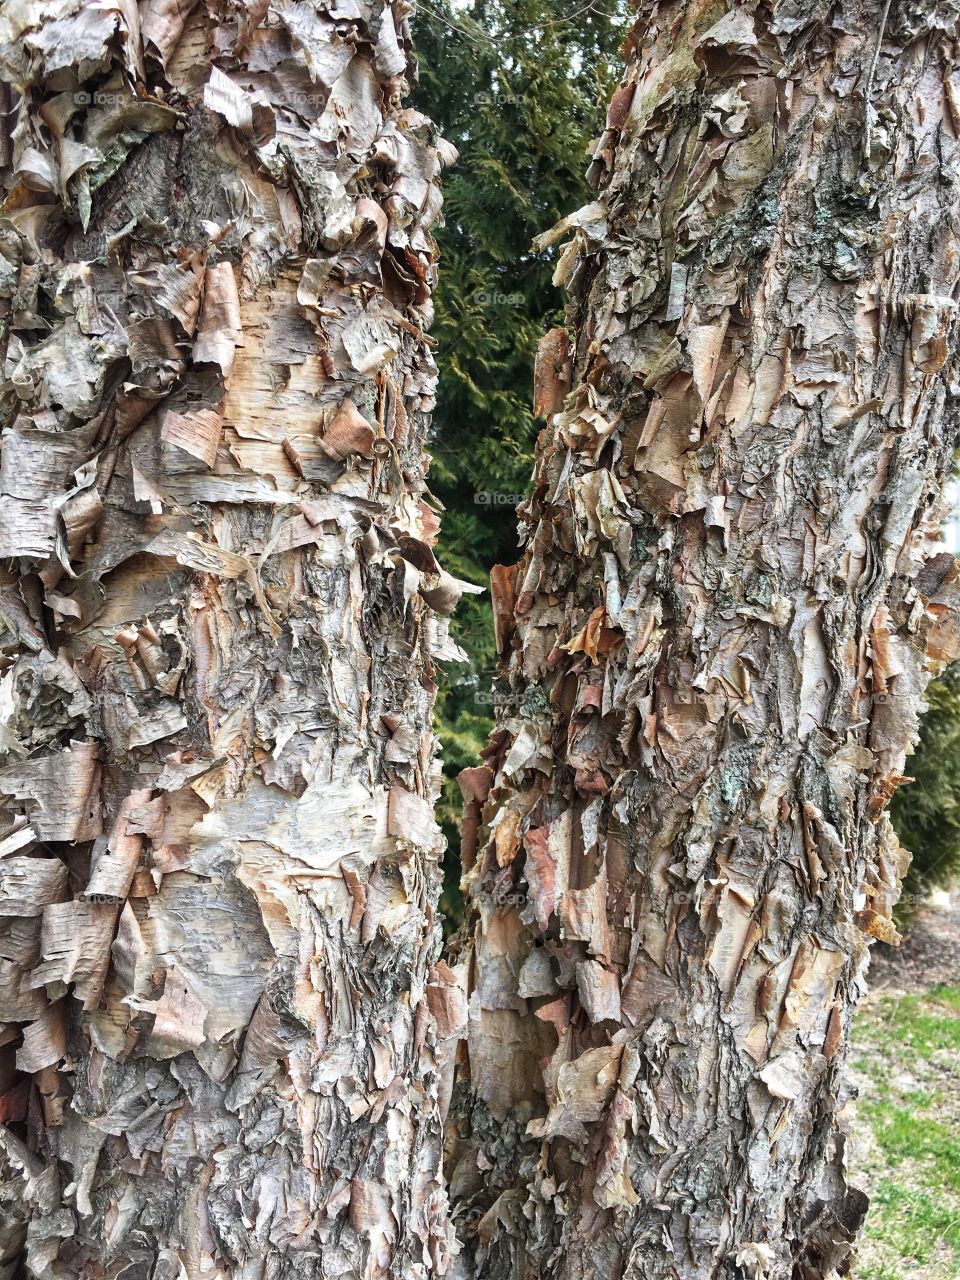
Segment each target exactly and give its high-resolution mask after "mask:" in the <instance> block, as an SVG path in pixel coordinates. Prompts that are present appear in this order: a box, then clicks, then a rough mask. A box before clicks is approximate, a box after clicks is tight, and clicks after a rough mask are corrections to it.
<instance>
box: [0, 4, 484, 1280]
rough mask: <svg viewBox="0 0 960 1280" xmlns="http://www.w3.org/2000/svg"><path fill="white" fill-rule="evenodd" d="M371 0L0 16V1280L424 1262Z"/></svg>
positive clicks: (434, 1135) (423, 496) (414, 326)
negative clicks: (21, 1271) (0, 105)
mask: <svg viewBox="0 0 960 1280" xmlns="http://www.w3.org/2000/svg"><path fill="white" fill-rule="evenodd" d="M408 13H409V7H408V5H407V4H406V3H405V2H404V0H395V2H394V3H392V4H390V3H388V4H384V3H381V2H380V0H371V3H362V4H355V3H352V2H351V0H343V2H342V3H339V2H338V3H334V4H330V5H322V4H315V3H312V2H307V3H301V2H299V0H296V2H295V0H273V2H271V0H263V2H262V3H255V4H254V3H249V4H245V5H228V4H219V3H218V2H217V0H209V3H203V4H197V3H168V2H167V0H140V3H139V4H137V3H136V2H135V0H115V2H114V0H106V2H105V3H97V4H90V3H84V2H83V0H35V2H31V3H28V2H26V0H23V2H22V3H21V2H19V0H13V2H12V3H9V4H6V5H5V6H4V8H3V11H2V14H0V79H2V92H3V95H4V106H5V108H6V109H7V113H6V114H3V115H0V160H2V162H3V165H4V168H3V197H4V199H3V205H2V209H0V317H2V331H0V333H2V344H3V382H2V388H0V410H2V416H3V424H4V431H3V438H2V469H0V489H2V494H3V497H2V502H0V556H2V557H3V558H4V561H5V565H6V567H5V569H4V570H3V576H2V590H0V621H2V634H0V648H2V658H3V661H2V677H0V734H2V740H0V747H2V764H0V795H2V797H3V800H4V810H3V817H2V827H0V916H2V917H3V920H2V941H0V1018H2V1020H3V1030H2V1035H0V1043H2V1046H3V1048H2V1063H3V1068H2V1069H3V1078H2V1091H0V1112H2V1116H0V1120H2V1127H0V1153H2V1157H0V1171H2V1175H3V1176H2V1183H0V1206H2V1207H0V1274H2V1275H3V1276H11V1275H12V1274H13V1272H14V1270H15V1268H17V1267H18V1266H19V1265H22V1266H23V1267H25V1273H26V1274H28V1275H30V1276H33V1277H43V1278H50V1280H54V1278H61V1277H62V1278H66V1277H79V1276H83V1277H113V1276H119V1275H120V1274H121V1273H122V1274H123V1275H125V1276H134V1275H135V1276H143V1277H147V1276H150V1277H154V1278H160V1280H163V1278H166V1280H173V1278H175V1277H191V1278H192V1277H198V1276H204V1277H222V1278H223V1280H227V1277H230V1278H231V1280H241V1278H242V1280H261V1278H267V1277H271V1278H274V1277H312V1276H320V1275H323V1276H338V1277H361V1276H362V1277H374V1276H385V1275H392V1276H404V1277H425V1276H427V1275H433V1274H442V1273H443V1272H444V1271H445V1269H446V1266H447V1260H448V1257H449V1253H450V1248H451V1235H450V1230H449V1226H448V1222H447V1214H446V1198H445V1194H444V1192H443V1189H442V1185H441V1181H440V1174H439V1168H438V1164H439V1146H440V1142H439V1134H440V1123H441V1121H440V1111H439V1100H440V1097H441V1094H444V1095H446V1094H448V1093H449V1067H448V1065H447V1064H448V1061H449V1059H450V1057H451V1052H452V1046H453V1045H454V1044H455V1042H456V1036H457V1034H458V1032H459V1020H460V1019H459V1015H460V1012H461V1009H460V1006H459V1004H458V1001H457V998H456V990H455V988H454V987H453V985H452V978H451V974H450V971H449V970H447V969H446V967H445V966H443V965H439V966H438V964H437V959H438V946H439V924H438V922H437V919H436V915H435V904H436V900H437V895H438V891H439V884H440V872H439V868H438V861H437V859H438V853H439V850H440V843H441V842H440V837H439V833H438V829H437V826H436V824H435V822H434V820H433V816H432V800H433V797H434V795H435V793H436V789H437V784H438V767H437V763H436V761H435V759H434V754H433V741H432V735H431V730H430V717H431V709H432V703H433V695H434V690H435V685H434V677H435V663H436V660H437V659H438V658H443V657H444V656H451V655H452V653H453V650H452V648H451V645H450V642H449V640H448V638H447V635H446V623H445V620H444V618H443V617H442V616H439V615H438V613H437V612H435V610H447V611H448V610H449V608H450V607H452V604H453V602H454V601H455V598H456V596H457V594H458V592H459V589H460V588H459V585H458V584H457V583H456V582H455V581H454V580H453V579H450V578H449V576H448V575H445V574H443V573H442V571H441V570H440V567H439V565H438V564H437V562H436V560H435V557H434V552H433V550H432V547H433V544H434V543H435V541H436V537H437V532H438V525H439V521H438V518H437V515H436V513H435V510H434V506H433V505H432V504H431V499H430V495H429V492H428V490H427V488H426V482H425V472H426V467H427V462H428V458H427V455H426V453H425V450H424V439H425V433H426V428H427V423H428V419H429V413H430V409H431V407H432V404H433V399H432V397H433V387H434V374H435V370H434V365H433V361H432V358H431V355H430V350H429V344H428V339H427V338H426V337H425V332H424V331H425V329H426V328H427V326H428V324H429V321H430V318H431V302H430V291H431V285H432V281H433V276H434V270H435V248H434V244H433V241H432V240H431V237H430V234H429V228H430V225H431V223H432V222H433V220H434V218H435V216H436V214H437V211H438V207H439V194H438V185H437V173H438V170H439V168H440V162H441V160H443V159H446V160H449V159H450V158H452V157H451V155H450V154H449V151H450V149H448V148H446V147H445V144H443V143H441V142H439V141H438V140H437V139H436V138H435V137H434V135H433V131H432V128H431V126H430V123H429V121H428V120H426V118H425V117H423V116H422V115H419V114H418V113H417V112H414V111H412V110H409V109H406V108H404V107H403V105H402V97H403V94H404V93H405V91H406V88H407V79H406V78H407V77H408V76H410V74H411V64H410V53H409V50H410V40H409V32H408V28H407V21H406V19H407V15H408ZM431 606H432V607H431ZM21 1255H23V1258H24V1261H23V1262H22V1264H21V1263H20V1262H18V1259H20V1258H21Z"/></svg>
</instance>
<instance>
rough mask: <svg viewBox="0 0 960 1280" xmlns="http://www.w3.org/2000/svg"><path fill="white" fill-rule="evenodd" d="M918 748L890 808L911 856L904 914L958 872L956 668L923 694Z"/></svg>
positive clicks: (959, 671)
mask: <svg viewBox="0 0 960 1280" xmlns="http://www.w3.org/2000/svg"><path fill="white" fill-rule="evenodd" d="M926 701H927V705H928V710H927V712H926V714H925V715H924V717H923V719H922V721H921V723H920V742H919V744H918V746H917V750H916V752H915V753H914V755H913V756H911V757H910V758H909V759H908V760H907V773H909V774H910V776H911V777H912V778H913V779H914V781H913V782H912V783H911V784H910V785H909V786H906V787H902V788H901V789H900V790H899V791H898V792H897V793H896V795H895V796H894V798H893V802H892V804H891V806H890V808H891V816H892V817H893V822H894V826H895V827H896V829H897V835H898V836H899V837H900V842H901V843H902V844H903V846H904V848H906V849H909V850H910V852H911V853H912V854H913V861H912V862H911V864H910V870H909V872H908V873H907V877H906V879H905V880H904V894H903V898H902V899H901V904H902V908H903V911H904V913H905V914H906V913H909V910H910V907H911V906H915V905H916V904H917V902H918V900H920V899H922V898H923V897H925V896H926V895H927V894H928V893H929V892H930V890H931V889H936V888H939V887H941V886H943V885H947V884H949V883H950V882H951V881H953V880H955V879H956V876H957V873H958V871H960V663H954V664H953V665H952V666H950V667H948V668H947V670H946V671H945V672H944V673H943V675H942V676H941V677H940V679H939V680H934V681H933V682H932V683H931V684H930V685H929V686H928V688H927V692H926Z"/></svg>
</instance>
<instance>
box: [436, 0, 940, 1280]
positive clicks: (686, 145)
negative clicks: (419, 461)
mask: <svg viewBox="0 0 960 1280" xmlns="http://www.w3.org/2000/svg"><path fill="white" fill-rule="evenodd" d="M957 14H958V6H957V5H956V4H955V3H953V2H952V0H950V2H949V3H941V4H939V5H935V4H928V3H922V2H920V0H894V3H893V4H891V3H889V0H887V2H886V3H884V2H883V0H839V2H838V3H835V4H827V3H826V2H825V0H809V2H808V3H805V4H800V3H797V2H795V0H778V2H776V3H760V4H748V5H733V6H732V7H729V8H728V9H727V11H726V12H724V8H723V6H721V5H717V4H703V3H681V2H676V3H672V4H671V3H664V4H648V5H646V6H645V16H644V18H643V20H642V21H641V23H640V25H639V26H638V27H637V29H636V30H635V31H634V33H633V35H632V37H631V39H630V41H629V42H628V53H629V69H628V72H627V75H626V79H625V82H624V84H623V86H622V87H621V89H620V90H619V91H618V92H617V94H616V96H615V98H614V100H613V103H612V106H611V108H610V115H609V127H608V129H607V132H606V133H605V134H604V136H603V138H602V140H601V142H600V144H599V146H598V149H597V152H596V158H595V160H594V164H593V169H592V173H593V176H594V179H595V182H596V184H597V185H598V186H599V188H600V193H599V195H598V197H597V200H596V202H595V203H593V204H591V205H589V206H588V207H587V208H586V209H583V210H581V211H580V212H579V213H578V214H576V215H574V216H573V217H572V218H570V219H567V220H566V221H565V223H562V224H561V225H560V227H559V228H558V229H556V230H555V231H554V232H553V233H551V235H550V236H547V237H544V238H543V239H544V242H545V243H546V242H549V241H551V240H555V239H559V238H560V236H561V235H562V234H563V233H564V232H566V231H568V230H570V229H571V228H573V229H574V238H573V240H572V241H571V242H570V244H569V245H568V246H567V247H566V248H565V249H564V251H563V253H562V254H561V257H560V263H559V266H558V277H559V279H560V280H561V281H564V280H565V281H568V282H569V283H570V285H571V289H572V295H573V302H572V305H571V308H570V315H569V319H570V321H571V323H572V327H573V334H574V338H573V349H572V351H571V352H568V350H567V336H566V333H565V332H564V331H563V330H555V331H553V332H551V333H550V334H548V335H547V337H546V339H545V340H544V343H543V345H542V347H541V358H540V362H539V366H538V373H537V404H538V408H539V410H540V411H541V412H543V413H545V414H546V415H547V416H548V426H547V428H546V429H545V431H544V432H543V434H542V436H541V439H540V442H539V447H538V456H537V464H536V469H535V474H534V482H533V483H534V489H533V495H532V498H531V500H530V502H529V504H528V507H527V510H526V513H525V516H524V520H525V528H526V553H525V555H524V558H523V560H522V562H521V564H520V565H519V566H518V567H517V568H516V569H511V570H507V569H502V570H497V571H495V573H494V592H495V615H496V618H497V624H498V639H499V645H500V649H501V653H502V655H503V662H504V677H505V678H504V681H503V687H502V688H501V690H500V694H499V696H498V699H497V701H498V703H499V706H500V713H499V717H498V730H497V732H495V734H494V738H493V742H492V746H491V748H490V749H489V752H488V760H487V766H488V767H484V768H480V769H476V770H470V771H468V772H467V774H466V775H465V776H464V779H463V781H464V790H465V794H466V795H467V798H468V801H469V804H468V811H467V829H468V831H469V830H470V829H471V828H473V827H475V826H476V825H477V823H478V822H479V824H480V836H479V839H478V840H477V841H476V846H475V847H476V860H475V862H473V860H472V855H471V854H470V852H469V846H468V858H469V859H470V863H469V864H468V870H467V875H466V887H467V889H468V891H469V895H470V901H471V903H472V911H473V923H472V951H471V953H470V989H471V995H470V1018H469V1037H468V1064H466V1069H465V1070H464V1072H463V1077H462V1080H461V1083H460V1084H459V1085H458V1086H457V1093H456V1105H455V1108H454V1114H455V1118H456V1123H455V1125H454V1126H453V1131H452V1134H451V1165H450V1167H451V1170H452V1174H451V1177H452V1185H451V1191H452V1194H453V1195H454V1198H455V1200H456V1202H457V1205H458V1213H459V1214H460V1216H461V1218H462V1219H463V1220H464V1221H465V1222H468V1223H470V1224H471V1226H470V1231H469V1235H470V1245H469V1250H470V1255H471V1265H472V1268H473V1270H474V1273H475V1274H476V1275H478V1276H482V1277H484V1278H485V1280H500V1278H501V1277H503V1278H504V1280H506V1278H507V1277H510V1278H511V1280H517V1278H518V1277H537V1278H538V1280H547V1278H548V1277H549V1278H560V1277H562V1278H563V1280H581V1278H582V1280H587V1278H589V1280H607V1278H609V1280H615V1278H616V1280H619V1278H620V1277H637V1278H638V1280H639V1278H640V1277H642V1278H643V1280H661V1278H664V1280H665V1278H666V1277H670V1278H671V1280H694V1278H696V1280H705V1278H706V1277H725V1278H727V1280H734V1278H737V1280H774V1278H776V1280H781V1278H783V1280H786V1278H789V1277H793V1278H794V1280H825V1278H826V1277H832V1276H836V1275H844V1274H846V1273H847V1270H848V1268H849V1266H850V1261H851V1253H852V1249H853V1245H854V1242H855V1239H856V1235H857V1232H858V1229H859V1226H860V1223H861V1220H862V1217H863V1214H864V1209H865V1206H866V1199H865V1197H864V1196H863V1195H862V1194H861V1193H860V1192H858V1191H856V1190H853V1189H850V1188H848V1187H847V1186H846V1184H845V1181H844V1141H845V1138H844V1133H845V1129H844V1118H845V1116H844V1113H845V1111H846V1107H847V1102H848V1100H849V1089H848V1087H847V1086H846V1085H845V1083H844V1077H843V1061H844V1057H845V1051H846V1044H847V1039H848V1033H849V1028H850V1022H851V1016H852V1013H853V1008H854V1005H855V1002H856V999H857V996H858V995H859V994H860V993H861V992H862V990H863V977H864V971H865V968H866V961H867V955H868V948H869V943H870V940H871V938H877V937H880V938H884V939H890V938H892V937H893V936H894V933H895V931H894V927H893V925H892V923H891V920H890V914H891V908H892V905H893V903H894V902H895V900H896V896H897V892H898V884H899V879H900V876H901V874H902V871H903V867H904V861H905V855H904V854H903V851H902V850H901V849H900V848H899V847H898V845H897V841H896V839H895V837H894V835H893V833H892V830H891V827H890V824H889V821H888V819H887V816H886V814H885V812H884V806H885V804H886V802H887V800H888V798H889V796H890V794H891V792H892V791H893V789H894V788H895V787H896V786H897V785H898V784H899V783H900V782H902V781H904V779H903V778H902V777H901V776H900V774H901V772H902V769H903V767H904V758H905V753H906V752H907V751H908V750H909V749H910V747H911V744H912V743H913V742H914V740H915V736H916V723H917V714H918V709H919V706H920V699H921V695H922V691H923V688H924V685H925V683H926V681H927V679H928V677H929V674H930V672H931V670H932V669H935V668H936V667H937V666H938V664H939V663H940V662H941V661H942V660H943V659H944V658H945V657H947V656H948V655H949V654H950V653H952V652H955V643H954V641H955V633H956V610H955V602H956V595H955V591H954V579H955V569H954V562H953V559H952V557H950V556H936V557H934V558H932V559H931V558H925V552H927V553H929V550H930V546H931V543H932V540H933V538H934V536H935V533H936V526H937V515H938V499H939V494H940V490H941V486H942V484H943V481H944V477H945V475H946V473H947V471H948V469H949V467H950V462H951V454H952V450H953V448H954V445H955V442H956V435H957V410H956V397H957V395H958V382H957V376H958V373H957V365H956V358H955V341H956V329H957V323H956V316H957V303H956V301H955V296H956V294H957V288H958V273H960V238H958V214H957V208H958V198H960V148H958V141H957V137H958V129H960V74H958V72H957V70H956V69H955V56H956V44H955V40H956V34H957V32H956V22H957Z"/></svg>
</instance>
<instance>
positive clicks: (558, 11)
mask: <svg viewBox="0 0 960 1280" xmlns="http://www.w3.org/2000/svg"><path fill="white" fill-rule="evenodd" d="M627 29H628V23H627V19H626V5H625V3H622V0H597V2H596V3H593V4H587V5H585V6H582V7H579V8H575V7H572V6H570V5H569V4H563V3H561V2H560V0H493V2H484V3H477V4H472V5H469V6H463V5H459V4H448V3H446V2H445V0H430V2H429V3H427V4H423V5H420V6H419V7H418V13H417V18H416V25H415V34H416V45H417V53H418V58H419V61H420V85H419V88H418V90H417V95H416V99H415V100H416V101H417V103H418V104H419V105H421V106H422V108H423V110H424V111H428V112H429V114H430V115H431V116H432V118H433V119H434V120H436V121H437V125H438V127H439V129H440V131H441V133H442V134H443V136H444V137H445V138H447V139H448V140H449V141H450V142H452V143H454V144H455V145H456V147H457V148H458V150H459V151H460V158H459V160H458V162H457V164H456V165H455V166H454V167H453V168H452V169H450V170H449V171H448V172H447V173H446V174H445V175H444V225H443V226H442V227H441V228H440V229H439V231H438V240H439V244H440V252H441V260H442V267H441V271H440V276H439V281H438V286H437V290H436V293H435V304H436V313H437V315H436V321H435V323H434V325H433V329H432V334H433V336H434V337H435V338H436V340H437V348H436V358H437V362H438V364H439V365H440V366H441V367H442V370H443V376H442V378H441V380H440V384H439V387H438V391H437V406H436V409H435V411H434V415H433V426H432V431H431V451H432V453H433V463H432V468H431V473H430V486H431V489H432V490H433V492H434V493H436V494H437V496H438V497H439V498H440V499H441V500H442V502H443V504H444V507H445V508H446V515H445V518H444V548H445V562H446V563H447V564H448V566H449V568H450V569H451V570H452V571H453V572H454V573H456V574H458V575H459V576H461V577H463V578H467V579H470V580H471V581H473V582H477V583H486V582H487V580H488V575H489V572H490V568H491V566H492V565H494V564H496V563H499V562H504V561H509V560H512V559H515V558H516V555H517V524H516V505H517V500H518V497H519V495H520V494H522V493H524V492H525V491H526V488H527V486H528V484H529V479H530V470H531V466H532V462H533V444H534V439H535V436H536V421H535V418H534V415H533V412H532V405H531V396H530V388H531V385H532V379H533V361H534V355H535V352H536V346H537V342H538V340H539V338H540V335H541V334H542V332H543V330H544V328H546V327H549V326H550V325H551V324H553V323H555V322H556V321H557V319H558V318H559V315H560V306H561V295H560V292H559V290H558V289H557V288H556V287H555V286H554V285H553V284H552V282H551V276H552V274H553V270H554V266H555V258H556V254H555V252H553V251H552V250H550V249H547V250H546V251H545V252H543V253H540V254H537V253H535V252H533V250H532V243H533V239H534V237H535V236H536V235H537V234H538V233H539V232H540V231H542V230H543V228H544V227H548V226H552V225H553V224H554V223H555V222H556V221H557V220H558V219H559V218H561V217H562V216H564V215H565V214H567V213H569V212H571V211H572V210H573V209H576V208H578V207H579V205H580V204H582V203H583V200H584V199H585V197H586V193H587V191H588V187H587V185H586V182H585V179H584V155H585V151H586V147H587V144H588V143H589V141H590V140H591V139H593V138H596V137H597V135H598V134H599V132H600V130H601V128H602V125H603V114H604V111H605V110H606V104H607V101H608V100H609V97H610V93H611V92H612V90H613V88H614V86H615V84H616V82H617V80H618V79H619V76H620V72H621V69H622V63H623V60H622V57H621V55H620V52H619V46H620V44H621V43H622V41H623V37H624V35H625V34H626V31H627ZM512 495H517V497H516V498H512ZM452 632H453V634H454V635H455V637H456V640H457V642H458V644H460V645H461V646H462V648H463V650H464V651H465V653H466V654H467V662H466V665H464V666H462V667H456V666H454V667H451V668H450V674H449V676H448V678H447V680H446V681H444V682H443V685H442V686H441V692H440V695H439V699H438V712H439V728H440V732H441V737H442V741H443V757H444V766H445V771H446V774H447V786H446V793H445V798H444V800H443V802H442V803H441V806H440V810H439V814H440V817H441V821H442V824H443V828H444V834H445V835H446V836H447V838H448V841H449V849H448V853H447V859H446V867H447V877H446V880H447V885H446V892H445V895H444V898H443V906H444V909H445V912H446V913H447V915H448V916H453V917H454V918H456V917H458V916H459V914H460V911H461V900H460V894H459V889H458V882H459V879H460V861H459V817H460V807H461V800H460V793H459V790H458V789H457V788H456V785H455V782H454V779H455V777H456V774H457V773H458V772H459V771H460V769H462V768H463V767H465V766H466V765H468V764H472V763H473V762H474V761H475V760H476V759H477V757H478V756H479V754H480V751H481V750H482V748H483V746H484V743H485V741H486V738H487V735H488V733H489V731H490V728H491V727H492V723H493V717H492V699H493V696H494V694H493V692H492V687H493V686H492V680H493V676H494V673H495V670H496V651H495V647H494V639H493V623H492V616H491V611H490V602H489V597H488V596H484V597H482V598H477V599H469V600H468V599H464V600H463V601H461V603H460V605H459V607H458V609H457V613H456V616H455V618H454V620H453V623H452Z"/></svg>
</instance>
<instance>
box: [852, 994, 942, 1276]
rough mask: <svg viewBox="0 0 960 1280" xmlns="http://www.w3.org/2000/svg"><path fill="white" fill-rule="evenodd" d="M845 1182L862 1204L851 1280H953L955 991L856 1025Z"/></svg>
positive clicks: (903, 1001) (897, 1002)
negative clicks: (863, 1195)
mask: <svg viewBox="0 0 960 1280" xmlns="http://www.w3.org/2000/svg"><path fill="white" fill-rule="evenodd" d="M851 1061H852V1066H853V1073H854V1076H855V1078H856V1082H857V1084H858V1086H859V1089H860V1100H859V1102H858V1104H857V1120H856V1124H855V1126H854V1135H853V1137H854V1141H853V1152H852V1157H851V1161H850V1163H851V1181H852V1182H853V1184H854V1185H855V1186H859V1187H862V1188H863V1190H865V1191H866V1192H867V1193H868V1195H869V1196H870V1198H871V1205H870V1211H869V1213H868V1215H867V1224H866V1229H865V1232H864V1236H863V1241H862V1244H861V1247H860V1257H859V1261H858V1263H857V1265H856V1267H855V1269H854V1277H855V1280H958V1277H960V987H934V988H932V989H931V990H930V991H928V992H925V993H924V994H923V995H901V996H895V995H881V996H877V997H873V998H871V999H869V1000H868V1001H867V1002H866V1003H865V1004H864V1006H863V1007H862V1008H861V1011H860V1013H859V1014H858V1016H857V1020H856V1024H855V1027H854V1036H853V1053H852V1058H851Z"/></svg>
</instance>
